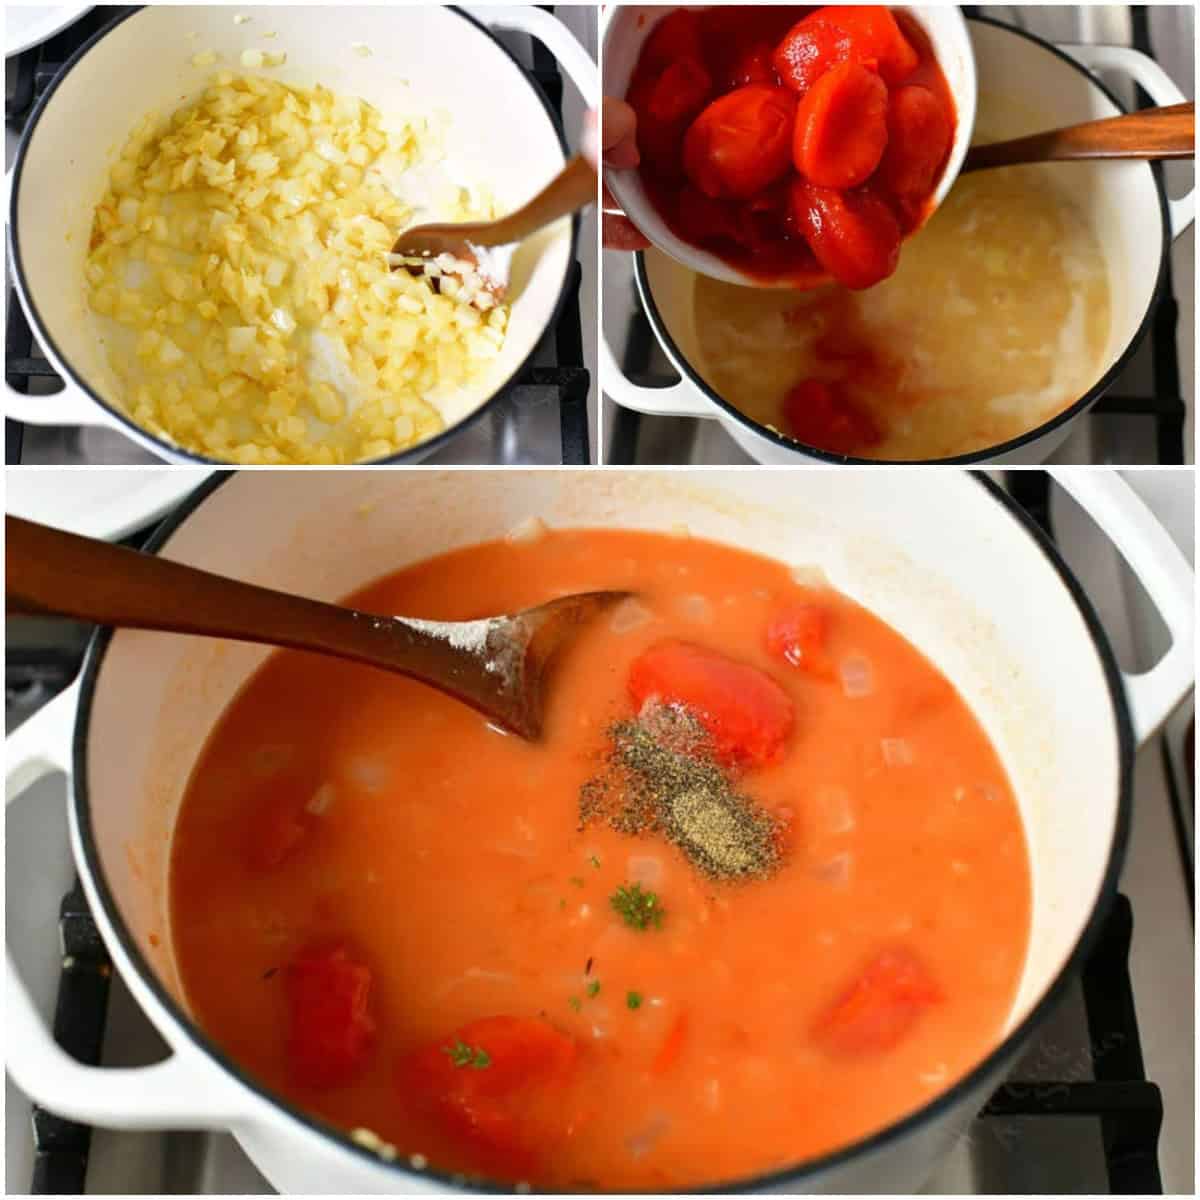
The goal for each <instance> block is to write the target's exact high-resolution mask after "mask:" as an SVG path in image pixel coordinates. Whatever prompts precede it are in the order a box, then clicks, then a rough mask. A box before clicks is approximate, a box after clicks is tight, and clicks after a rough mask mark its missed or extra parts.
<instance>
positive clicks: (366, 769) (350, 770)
mask: <svg viewBox="0 0 1200 1200" xmlns="http://www.w3.org/2000/svg"><path fill="white" fill-rule="evenodd" d="M346 774H347V775H349V776H350V779H351V781H352V782H354V783H356V784H358V786H359V787H361V788H363V789H364V791H368V792H370V793H371V794H372V795H378V794H379V793H380V792H382V791H383V789H384V788H385V787H386V786H387V781H388V770H387V768H386V767H385V766H384V765H383V764H382V763H380V762H377V761H376V760H375V759H373V758H355V759H352V760H351V761H350V763H349V765H348V766H347V768H346Z"/></svg>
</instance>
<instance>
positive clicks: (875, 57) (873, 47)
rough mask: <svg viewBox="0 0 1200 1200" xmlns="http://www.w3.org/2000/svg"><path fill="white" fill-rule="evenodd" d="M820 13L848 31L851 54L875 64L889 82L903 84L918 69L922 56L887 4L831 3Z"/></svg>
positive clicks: (855, 59)
mask: <svg viewBox="0 0 1200 1200" xmlns="http://www.w3.org/2000/svg"><path fill="white" fill-rule="evenodd" d="M819 12H820V14H821V16H822V17H823V18H824V19H825V20H826V21H828V22H829V23H830V24H831V25H835V26H837V27H838V28H839V29H841V30H842V31H843V33H845V35H846V37H847V40H848V42H849V57H850V58H851V59H852V60H853V61H855V62H864V63H866V62H870V63H875V64H876V67H877V69H878V71H879V74H880V75H882V76H883V78H884V80H885V81H886V82H887V83H890V84H895V83H903V82H904V80H906V79H907V78H908V77H909V76H910V75H911V74H912V73H913V72H914V71H915V70H916V69H917V66H918V64H919V63H920V58H919V57H918V55H917V52H916V51H915V50H914V49H913V48H912V46H911V44H910V43H909V41H908V39H907V38H906V37H905V36H904V34H903V33H902V32H901V31H900V26H899V25H898V24H897V23H896V18H895V17H894V16H893V15H892V11H891V9H889V8H888V7H887V6H886V5H883V4H829V5H826V6H825V7H824V8H822V9H820V10H819Z"/></svg>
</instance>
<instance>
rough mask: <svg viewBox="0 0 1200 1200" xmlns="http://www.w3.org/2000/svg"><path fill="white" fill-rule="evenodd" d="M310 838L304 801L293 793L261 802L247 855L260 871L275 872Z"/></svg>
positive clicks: (284, 793) (281, 794) (287, 791)
mask: <svg viewBox="0 0 1200 1200" xmlns="http://www.w3.org/2000/svg"><path fill="white" fill-rule="evenodd" d="M307 835H308V825H307V823H306V822H305V819H304V801H303V799H301V798H300V797H299V796H298V795H297V794H295V793H293V792H291V791H290V790H283V791H281V792H280V793H279V794H275V795H271V796H268V797H265V798H263V799H262V800H260V801H259V809H258V813H257V815H256V816H255V819H254V822H253V825H252V829H251V834H250V843H249V846H248V847H247V856H248V858H249V860H250V865H251V866H252V867H253V868H254V869H255V870H257V871H271V870H274V869H275V868H276V867H278V866H279V865H280V864H281V863H283V862H285V861H286V860H287V859H289V858H290V857H291V856H292V855H293V854H294V853H295V852H296V851H297V850H298V849H299V848H300V844H301V843H302V842H303V841H304V839H305V837H306V836H307Z"/></svg>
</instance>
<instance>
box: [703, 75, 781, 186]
mask: <svg viewBox="0 0 1200 1200" xmlns="http://www.w3.org/2000/svg"><path fill="white" fill-rule="evenodd" d="M795 114H796V101H795V98H794V97H793V96H792V95H791V94H790V93H788V92H786V91H784V89H783V88H777V87H764V86H763V85H761V84H750V85H749V86H747V87H743V88H738V89H737V90H736V91H733V92H729V93H727V94H726V95H724V96H721V97H720V98H719V99H717V100H714V101H713V102H712V103H711V104H709V106H708V107H707V108H705V109H704V111H703V112H702V113H701V114H700V115H699V116H698V117H697V118H696V119H695V121H694V122H692V125H691V128H690V129H688V131H687V136H686V137H685V138H684V142H683V169H684V170H685V171H686V172H687V177H688V178H689V179H690V180H691V181H692V183H693V184H694V185H695V186H696V187H697V188H699V189H700V191H702V192H703V193H704V194H705V195H706V196H711V197H713V198H714V199H721V198H732V199H735V200H744V199H746V198H748V197H750V196H753V195H754V194H755V193H756V192H760V191H762V190H763V189H764V188H766V187H769V186H770V185H771V184H772V183H774V182H775V181H776V180H777V179H780V178H782V177H783V176H784V175H785V174H786V173H787V170H788V167H789V166H791V159H792V152H791V142H792V128H793V122H794V120H795Z"/></svg>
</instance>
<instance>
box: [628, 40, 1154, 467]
mask: <svg viewBox="0 0 1200 1200" xmlns="http://www.w3.org/2000/svg"><path fill="white" fill-rule="evenodd" d="M967 20H968V23H970V22H972V21H973V22H976V23H978V24H980V25H991V26H993V27H994V28H996V29H1002V30H1004V31H1005V32H1006V33H1011V34H1012V35H1013V36H1015V37H1020V38H1024V39H1025V40H1026V41H1029V42H1033V43H1034V44H1035V45H1037V46H1040V47H1041V48H1042V49H1043V50H1045V51H1047V52H1048V53H1050V54H1052V55H1054V57H1055V58H1057V59H1060V60H1061V61H1062V62H1065V63H1067V64H1068V65H1069V66H1070V67H1072V68H1073V69H1074V70H1075V71H1077V72H1078V73H1079V74H1080V75H1082V76H1083V77H1084V78H1085V79H1086V80H1087V81H1088V82H1089V83H1090V84H1091V85H1092V86H1093V87H1095V88H1096V89H1097V90H1099V91H1100V92H1101V93H1103V95H1104V96H1105V97H1107V99H1108V100H1110V101H1111V102H1112V104H1113V105H1115V106H1116V108H1117V111H1118V112H1127V111H1128V110H1127V109H1126V108H1125V106H1124V105H1123V104H1122V103H1121V101H1120V100H1118V99H1117V97H1116V96H1115V95H1114V94H1113V93H1112V91H1111V90H1110V89H1109V88H1108V87H1107V86H1106V85H1105V84H1104V83H1103V82H1101V81H1100V80H1099V79H1097V78H1096V76H1095V75H1093V74H1092V73H1091V72H1090V71H1089V70H1088V69H1087V68H1086V67H1085V66H1083V64H1082V63H1079V62H1077V61H1076V60H1075V59H1073V58H1072V57H1071V56H1070V55H1069V54H1067V53H1066V52H1065V51H1063V50H1060V49H1059V48H1058V47H1057V46H1056V45H1055V44H1054V43H1053V42H1048V41H1046V39H1045V38H1041V37H1038V36H1037V35H1036V34H1033V33H1029V32H1028V31H1027V30H1025V29H1018V28H1016V27H1015V26H1013V25H1009V24H1007V23H1006V22H1004V21H997V20H996V19H995V18H993V17H968V18H967ZM1147 166H1149V167H1150V172H1151V176H1152V178H1153V180H1154V187H1155V191H1156V193H1157V195H1158V208H1159V216H1160V220H1161V223H1162V253H1161V254H1160V255H1159V260H1158V274H1157V276H1156V278H1155V281H1154V289H1153V291H1152V292H1151V293H1150V301H1149V303H1148V304H1147V305H1146V311H1145V312H1144V313H1143V314H1142V320H1141V323H1140V324H1139V325H1138V327H1137V329H1136V331H1135V332H1134V334H1133V336H1132V337H1131V338H1130V339H1129V341H1128V343H1126V346H1125V349H1124V350H1123V351H1122V352H1121V354H1120V355H1119V356H1118V357H1117V358H1116V359H1115V361H1114V362H1113V363H1112V365H1111V366H1110V367H1109V368H1108V370H1107V371H1105V372H1104V374H1103V375H1101V376H1100V378H1099V379H1098V380H1097V381H1096V382H1095V383H1094V384H1093V385H1092V386H1091V387H1090V388H1088V390H1087V391H1086V392H1084V394H1083V395H1082V396H1081V397H1080V398H1079V399H1078V400H1076V401H1075V402H1074V403H1073V404H1071V405H1069V406H1068V407H1067V408H1064V409H1063V410H1062V412H1059V413H1056V414H1055V415H1054V416H1053V417H1051V418H1050V419H1049V420H1048V421H1044V422H1042V424H1041V425H1037V426H1035V427H1034V428H1033V429H1029V430H1026V431H1025V432H1024V433H1022V434H1020V435H1018V436H1017V437H1015V438H1010V439H1009V440H1008V441H1006V442H999V443H997V444H996V445H995V446H988V447H987V448H986V449H983V450H972V451H971V452H970V453H967V454H955V455H951V456H950V457H948V458H925V459H916V458H912V459H910V458H901V459H888V458H859V457H856V456H854V455H848V454H834V453H832V452H831V451H829V450H822V449H820V448H819V447H817V446H809V445H806V444H805V443H804V442H798V441H796V440H795V439H794V438H789V437H784V436H783V434H781V433H776V432H775V430H773V429H771V428H770V427H769V426H767V425H763V424H760V423H759V422H758V421H755V420H754V419H753V418H751V417H748V416H746V414H745V413H743V412H742V411H741V410H740V409H738V408H735V407H734V406H733V405H732V404H730V402H729V401H728V400H726V399H724V398H723V397H722V396H720V395H719V394H718V393H717V392H716V391H715V390H714V389H713V388H711V387H710V386H709V385H708V384H707V383H706V382H705V381H704V380H703V379H702V378H701V377H700V374H699V372H697V371H696V370H695V368H694V367H693V366H692V364H691V362H690V361H689V359H688V357H687V355H685V354H684V353H683V352H682V351H681V350H680V349H679V347H678V345H676V343H675V339H674V338H673V337H672V336H671V334H670V331H669V330H668V329H667V325H666V322H665V321H664V320H663V318H662V313H661V312H660V311H659V308H658V305H657V303H656V302H655V299H654V293H653V291H652V290H651V287H650V280H649V278H648V276H647V274H646V256H645V252H644V251H642V250H639V251H637V253H636V254H635V255H634V280H635V281H636V283H637V291H638V298H639V299H640V300H641V302H642V307H643V309H645V312H646V316H647V318H648V319H649V321H650V326H651V328H652V329H653V330H654V335H655V337H657V338H658V340H659V342H660V343H661V344H662V345H663V347H664V348H665V349H666V351H667V354H668V356H669V357H670V359H671V363H672V365H673V366H674V367H676V368H677V369H680V368H682V374H683V376H684V378H686V379H687V381H688V382H689V383H691V384H692V385H693V387H695V388H696V389H697V390H698V391H699V392H700V393H701V394H702V395H703V396H704V398H705V399H706V400H709V401H711V402H712V403H713V404H715V405H716V406H717V407H718V408H719V409H721V410H722V412H723V413H724V414H725V415H727V416H729V417H731V418H732V419H733V420H734V421H735V422H736V423H737V424H739V425H742V426H744V427H745V428H747V429H749V430H750V431H751V432H752V433H756V434H758V435H759V436H760V437H764V438H766V439H767V441H769V442H771V443H772V444H773V445H776V446H778V447H780V448H781V449H784V450H789V451H791V452H792V453H793V454H803V455H805V456H806V457H808V458H814V459H817V460H819V461H820V462H823V463H835V464H839V465H846V466H859V465H862V466H896V467H898V466H972V465H978V464H982V463H988V462H994V461H995V460H996V459H997V458H999V457H1000V456H1001V455H1004V454H1011V453H1014V452H1015V451H1018V450H1020V449H1022V448H1023V447H1025V446H1028V445H1029V444H1030V443H1032V442H1034V441H1037V440H1038V439H1039V438H1042V437H1045V435H1046V434H1048V433H1051V432H1052V431H1053V430H1055V429H1058V428H1059V427H1060V426H1063V425H1066V424H1067V422H1069V421H1072V420H1074V419H1075V417H1077V416H1079V415H1080V413H1083V412H1085V411H1086V410H1087V409H1089V408H1090V407H1091V406H1092V405H1093V404H1095V403H1096V401H1097V400H1099V399H1100V397H1101V396H1102V395H1104V393H1105V392H1106V391H1108V389H1109V388H1110V387H1111V386H1112V384H1113V382H1114V381H1115V379H1116V378H1117V376H1118V375H1119V374H1120V373H1121V371H1122V370H1124V368H1125V366H1126V364H1127V363H1128V362H1129V360H1130V358H1132V356H1133V354H1134V352H1135V351H1136V350H1137V348H1138V346H1139V345H1140V344H1141V341H1142V338H1143V337H1144V336H1145V335H1146V330H1147V329H1149V327H1150V322H1151V320H1152V319H1153V317H1154V310H1155V309H1156V308H1157V307H1158V302H1159V300H1160V299H1161V298H1162V291H1163V287H1164V285H1165V282H1166V273H1167V259H1168V255H1169V254H1170V251H1171V223H1170V218H1169V216H1168V209H1167V193H1166V189H1165V187H1164V186H1163V178H1162V172H1161V169H1160V166H1159V164H1157V163H1153V164H1150V163H1148V164H1147Z"/></svg>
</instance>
